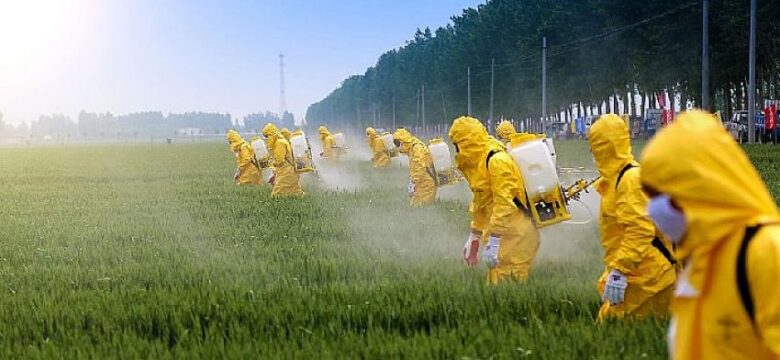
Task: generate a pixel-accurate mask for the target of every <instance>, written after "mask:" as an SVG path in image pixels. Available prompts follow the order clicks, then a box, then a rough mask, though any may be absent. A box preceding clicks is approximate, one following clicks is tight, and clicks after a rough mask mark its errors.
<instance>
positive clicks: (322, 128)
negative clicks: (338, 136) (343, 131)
mask: <svg viewBox="0 0 780 360" xmlns="http://www.w3.org/2000/svg"><path fill="white" fill-rule="evenodd" d="M318 131H319V133H320V139H325V138H326V137H328V136H329V135H330V131H328V128H326V127H325V126H320V128H319V129H318Z"/></svg>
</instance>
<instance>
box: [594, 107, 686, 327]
mask: <svg viewBox="0 0 780 360" xmlns="http://www.w3.org/2000/svg"><path fill="white" fill-rule="evenodd" d="M588 142H589V143H590V149H591V152H592V153H593V158H594V160H595V161H596V167H597V168H598V171H599V173H600V175H601V180H600V181H599V183H598V184H597V186H596V190H597V191H598V192H599V193H600V194H601V214H600V216H599V232H600V233H601V245H602V247H603V248H604V266H605V268H604V273H603V274H602V276H601V278H600V279H599V282H598V286H599V293H600V294H601V300H602V302H603V304H602V306H601V309H600V311H599V319H600V320H602V319H604V318H606V317H618V318H621V317H632V318H642V317H646V316H649V315H660V316H664V315H665V314H667V313H668V310H667V309H668V306H669V301H670V300H671V296H672V291H673V289H674V287H673V285H674V281H675V277H676V275H675V265H676V263H677V261H676V260H675V259H674V256H673V251H672V247H671V244H670V243H669V242H668V240H666V239H665V238H664V237H663V236H662V235H661V234H660V233H659V232H658V231H656V228H655V226H654V225H653V222H652V220H651V219H650V218H649V217H648V215H647V202H648V198H647V195H645V193H644V192H643V191H642V184H641V181H640V168H639V164H638V163H637V162H636V161H634V156H633V155H632V154H631V138H630V136H629V132H628V127H626V123H625V122H624V121H623V119H621V118H619V117H618V116H617V115H614V114H608V115H603V116H601V118H599V120H598V121H596V122H595V123H594V124H593V127H591V128H590V133H589V134H588Z"/></svg>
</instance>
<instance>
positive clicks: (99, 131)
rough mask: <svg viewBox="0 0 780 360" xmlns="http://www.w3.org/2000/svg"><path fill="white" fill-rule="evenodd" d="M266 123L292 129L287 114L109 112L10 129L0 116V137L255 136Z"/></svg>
mask: <svg viewBox="0 0 780 360" xmlns="http://www.w3.org/2000/svg"><path fill="white" fill-rule="evenodd" d="M268 122H273V123H277V124H281V125H282V126H289V127H292V126H294V122H295V117H294V116H293V114H291V113H289V112H287V113H285V114H284V115H283V116H282V117H280V116H279V115H278V114H276V113H272V112H268V111H266V112H265V113H263V112H258V113H252V114H249V115H246V116H244V117H243V119H242V121H239V119H234V118H233V117H232V116H231V115H230V114H227V113H225V114H223V113H210V112H200V111H197V112H186V113H170V114H168V115H164V114H163V113H162V112H160V111H144V112H133V113H129V114H125V115H114V114H112V113H110V112H106V113H95V112H87V111H83V110H82V111H81V112H79V114H78V116H77V118H76V121H74V120H73V119H71V118H70V117H69V116H66V115H63V114H49V115H41V116H39V117H38V119H37V120H35V121H32V122H31V123H30V124H29V125H28V124H26V123H21V124H20V125H18V126H12V125H10V124H6V123H4V122H3V117H2V114H0V137H6V138H8V137H22V138H23V137H32V138H44V137H52V138H56V139H77V138H82V139H115V138H141V137H146V138H148V137H156V138H161V137H174V136H177V135H181V134H187V135H191V134H192V132H183V131H182V130H186V129H197V130H198V131H197V133H198V134H199V135H216V134H224V133H225V132H226V131H227V130H229V129H238V130H241V131H246V132H258V131H259V129H260V128H262V126H263V125H265V124H266V123H268Z"/></svg>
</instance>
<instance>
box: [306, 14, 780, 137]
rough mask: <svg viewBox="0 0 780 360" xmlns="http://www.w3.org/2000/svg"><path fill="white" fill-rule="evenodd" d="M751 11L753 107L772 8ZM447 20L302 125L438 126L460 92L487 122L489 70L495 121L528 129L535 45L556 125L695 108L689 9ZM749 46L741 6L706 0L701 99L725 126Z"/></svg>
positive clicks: (697, 87)
mask: <svg viewBox="0 0 780 360" xmlns="http://www.w3.org/2000/svg"><path fill="white" fill-rule="evenodd" d="M758 3H759V7H758V31H757V34H758V36H757V42H756V50H757V71H756V74H757V96H756V99H757V100H758V101H760V99H763V98H775V99H776V98H777V97H778V95H780V94H778V93H780V88H779V87H780V1H758ZM451 20H452V22H451V23H450V24H448V25H447V26H445V27H441V28H438V29H436V30H431V29H429V28H425V29H418V30H417V32H416V33H415V34H414V37H413V38H412V39H411V40H409V41H407V43H406V45H405V46H402V47H401V48H399V49H394V50H390V51H388V52H386V53H384V54H382V55H381V56H380V57H379V59H378V61H377V63H376V65H375V66H373V67H370V68H369V69H367V70H366V72H365V73H364V74H363V75H356V76H352V77H350V78H348V79H346V80H344V81H343V82H342V84H341V86H340V87H339V88H337V89H336V90H334V91H333V92H332V93H331V94H329V95H328V96H327V97H325V98H324V99H323V100H321V101H319V102H317V103H315V104H313V105H311V106H310V107H309V109H308V111H307V114H306V119H307V120H308V121H309V122H312V123H313V122H321V123H328V124H345V125H346V124H355V125H358V126H361V127H362V126H367V125H379V126H390V123H391V121H392V120H391V119H395V121H396V122H397V124H398V125H407V126H410V125H420V124H421V122H422V121H423V120H425V121H426V122H427V124H440V123H446V122H449V121H451V119H452V118H454V117H455V116H459V115H463V114H466V113H467V111H468V107H469V104H468V98H467V90H468V87H469V85H470V88H471V98H472V100H471V108H472V111H471V113H472V114H473V115H475V116H477V117H479V118H482V119H486V118H488V117H489V115H490V92H491V68H493V69H495V70H494V72H493V81H494V85H493V91H494V106H493V109H494V110H493V115H494V118H498V117H501V116H504V117H511V118H519V119H523V118H526V119H529V118H536V119H538V118H539V116H540V115H541V113H542V109H541V102H542V99H541V82H542V81H541V76H542V64H541V62H542V56H541V53H542V38H543V37H546V38H547V49H546V53H547V109H546V112H547V113H548V114H554V116H555V117H565V118H567V119H571V118H573V117H578V116H585V115H589V114H598V113H601V112H603V111H607V112H616V113H617V112H624V113H628V114H641V113H642V111H641V109H646V108H650V107H657V106H658V104H657V103H656V101H657V100H656V94H659V93H667V92H668V93H670V94H672V95H671V96H672V97H675V96H676V97H678V98H679V99H680V103H681V104H683V106H686V105H687V106H697V104H700V100H701V70H700V66H701V65H700V64H701V44H702V5H701V1H700V0H695V1H690V2H686V1H679V0H655V1H640V0H488V1H487V2H486V3H485V4H482V5H479V6H478V7H477V8H476V9H474V8H468V9H465V10H463V12H462V14H460V15H459V16H455V17H452V18H451ZM748 38H749V2H748V1H742V0H711V1H710V47H709V49H710V54H711V55H710V68H711V77H710V92H711V93H710V94H709V95H710V98H711V99H712V100H711V104H712V105H711V106H712V108H713V110H721V111H723V112H724V114H723V115H724V117H727V116H729V115H730V114H731V113H732V112H733V111H736V110H742V109H745V108H746V106H747V104H746V102H747V74H748ZM469 70H470V71H469ZM467 72H470V77H467ZM469 83H470V84H469ZM423 94H424V95H423ZM627 99H630V100H628V101H626V100H627ZM423 104H424V105H423ZM619 109H620V110H622V111H618V110H619Z"/></svg>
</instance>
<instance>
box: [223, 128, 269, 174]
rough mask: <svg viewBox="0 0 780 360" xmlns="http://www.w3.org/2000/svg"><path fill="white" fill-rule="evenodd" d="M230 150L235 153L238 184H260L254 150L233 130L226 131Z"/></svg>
mask: <svg viewBox="0 0 780 360" xmlns="http://www.w3.org/2000/svg"><path fill="white" fill-rule="evenodd" d="M227 140H228V143H229V144H230V150H231V151H233V153H234V154H236V175H235V176H234V179H235V180H236V184H238V185H246V184H250V185H262V184H263V175H262V173H261V172H260V168H259V167H258V166H257V162H256V161H255V151H254V150H253V149H252V146H251V145H249V144H248V143H247V142H246V141H244V139H243V138H242V137H241V135H239V133H238V132H236V131H235V130H230V131H228V132H227Z"/></svg>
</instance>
